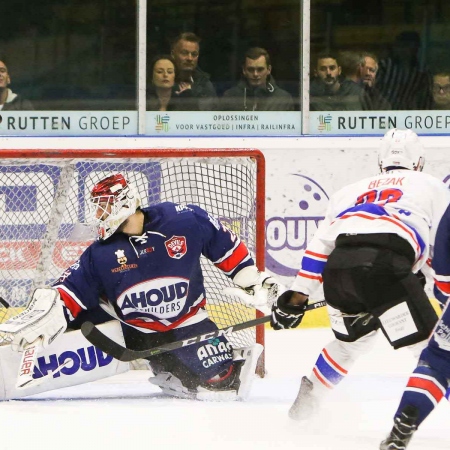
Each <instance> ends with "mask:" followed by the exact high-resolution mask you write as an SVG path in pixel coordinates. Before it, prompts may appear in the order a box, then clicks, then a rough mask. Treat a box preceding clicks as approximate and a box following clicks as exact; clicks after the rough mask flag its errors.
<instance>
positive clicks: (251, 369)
mask: <svg viewBox="0 0 450 450" xmlns="http://www.w3.org/2000/svg"><path fill="white" fill-rule="evenodd" d="M263 350H264V347H263V346H262V345H261V344H254V345H252V346H250V347H243V348H238V349H236V350H234V352H233V359H234V361H235V364H236V363H239V361H242V363H241V364H242V365H241V371H240V374H239V380H240V385H239V388H238V392H237V393H238V398H239V399H241V400H246V399H247V398H248V396H249V394H250V389H251V385H252V382H253V379H254V378H255V377H256V374H255V372H256V365H257V364H258V359H259V357H260V356H261V353H262V352H263Z"/></svg>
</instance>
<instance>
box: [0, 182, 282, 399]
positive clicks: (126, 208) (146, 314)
mask: <svg viewBox="0 0 450 450" xmlns="http://www.w3.org/2000/svg"><path fill="white" fill-rule="evenodd" d="M90 202H91V205H92V206H93V218H94V221H95V224H96V225H97V231H98V237H99V239H98V240H97V241H96V242H94V243H93V244H91V245H90V246H89V247H88V248H87V249H86V250H85V251H84V252H83V254H82V255H81V257H80V259H79V260H78V261H77V262H76V263H75V264H73V265H72V266H70V267H69V268H68V269H67V270H66V271H65V272H64V273H63V275H62V276H61V278H60V279H59V280H57V281H56V282H55V283H54V289H37V290H36V291H35V293H34V296H33V298H32V300H31V302H30V304H29V307H28V308H27V309H26V310H25V311H24V312H22V313H21V314H20V315H19V316H16V317H13V318H12V319H10V320H9V321H7V322H6V323H5V324H2V325H0V331H4V332H9V333H11V334H12V336H13V339H12V347H13V349H16V350H18V351H24V350H25V349H27V347H28V346H29V344H31V343H33V342H35V341H36V340H39V339H40V342H41V345H42V346H43V347H46V346H48V345H51V343H52V342H53V341H54V340H55V339H56V338H57V337H58V336H59V335H60V334H62V332H64V330H65V329H66V326H67V324H68V323H69V324H72V323H74V320H75V319H77V320H80V318H82V317H83V316H84V319H85V320H91V319H90V316H89V315H90V314H92V312H95V311H97V310H98V308H99V305H100V304H101V302H100V299H102V300H103V302H107V304H108V305H109V311H110V312H111V315H112V316H114V317H116V318H117V319H119V320H120V321H121V322H122V324H123V327H122V328H123V332H124V336H125V341H126V343H127V345H128V346H131V348H133V349H135V350H143V349H148V348H151V347H155V346H158V345H161V344H164V343H168V342H171V341H177V340H181V339H186V338H189V337H193V336H196V335H198V334H204V333H208V332H211V331H215V330H217V326H216V324H215V323H214V322H212V321H211V320H210V319H209V317H208V313H207V310H206V308H205V306H206V303H207V293H206V292H205V286H204V281H203V273H202V268H201V263H200V259H201V257H202V255H203V256H205V257H206V258H208V259H209V260H210V261H212V262H213V263H214V265H215V266H216V267H217V270H221V271H223V272H224V273H225V274H226V275H227V276H228V277H229V278H231V279H232V280H233V281H234V283H235V285H237V286H238V287H239V288H242V289H243V290H244V291H246V292H247V293H248V294H249V295H247V297H248V298H250V299H256V297H258V296H261V295H262V297H263V298H265V293H267V291H268V289H270V287H271V286H273V285H274V284H275V281H274V280H273V279H272V278H271V277H270V276H269V275H267V274H265V273H264V272H259V271H258V270H257V268H256V266H255V264H254V261H253V258H252V257H251V255H250V252H249V250H248V248H247V247H246V245H245V244H244V243H243V242H242V241H241V240H240V239H239V237H238V236H236V235H235V234H234V233H233V232H232V231H231V230H230V229H228V228H227V227H225V226H223V225H222V223H221V222H220V221H219V220H218V219H216V218H214V217H212V216H211V215H210V214H209V213H208V212H206V211H205V210H203V209H202V208H200V207H198V206H196V205H178V204H175V203H172V202H163V203H160V204H157V205H153V206H150V207H145V208H141V201H140V198H139V196H138V194H137V193H136V191H135V189H134V188H133V186H132V185H130V183H129V182H128V180H127V179H126V178H125V177H124V176H123V175H122V174H113V175H111V176H109V177H106V178H105V179H103V180H101V181H100V182H99V183H97V184H96V185H95V186H94V188H93V189H92V193H91V199H90ZM250 302H251V301H250ZM261 351H262V346H261V345H260V344H255V345H254V346H251V347H248V348H241V349H236V348H233V347H232V346H231V344H230V343H229V341H228V340H227V338H226V337H224V336H220V337H218V338H217V339H214V341H213V342H206V343H205V342H200V343H198V344H193V345H190V346H186V347H183V348H179V349H176V350H173V351H171V352H167V353H164V354H161V355H157V356H154V357H151V358H149V361H150V366H151V368H152V371H153V372H154V375H155V376H154V377H152V378H151V379H150V381H151V382H152V383H153V384H156V385H157V386H159V387H160V388H161V389H162V390H163V392H165V393H166V394H168V395H173V396H176V397H182V398H190V399H199V400H234V399H237V398H241V399H244V398H245V397H246V396H247V395H248V391H249V389H250V384H251V381H252V378H253V375H254V372H255V367H256V363H257V360H258V357H259V355H260V354H261Z"/></svg>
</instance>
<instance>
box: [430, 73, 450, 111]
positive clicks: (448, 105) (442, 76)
mask: <svg viewBox="0 0 450 450" xmlns="http://www.w3.org/2000/svg"><path fill="white" fill-rule="evenodd" d="M431 109H440V110H449V109H450V72H438V73H436V74H435V75H433V106H432V107H431Z"/></svg>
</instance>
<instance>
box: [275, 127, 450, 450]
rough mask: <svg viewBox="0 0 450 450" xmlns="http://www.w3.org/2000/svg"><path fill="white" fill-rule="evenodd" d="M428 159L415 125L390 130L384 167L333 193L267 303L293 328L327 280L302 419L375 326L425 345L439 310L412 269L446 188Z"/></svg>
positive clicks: (303, 389)
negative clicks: (319, 344)
mask: <svg viewBox="0 0 450 450" xmlns="http://www.w3.org/2000/svg"><path fill="white" fill-rule="evenodd" d="M424 162H425V153H424V148H423V147H422V145H421V143H420V141H419V139H418V137H417V135H416V134H415V133H414V132H413V131H411V130H398V129H393V130H390V131H388V132H387V133H386V134H385V136H384V138H383V140H382V143H381V146H380V149H379V165H380V168H381V171H382V172H381V174H380V175H377V176H374V177H371V178H366V179H363V180H361V181H359V182H357V183H354V184H351V185H349V186H347V187H344V188H343V189H341V190H340V191H338V192H337V193H335V194H334V195H333V196H332V197H331V199H330V202H329V205H328V208H327V211H326V214H325V219H324V220H323V222H322V223H321V224H320V226H319V228H318V230H317V232H316V233H315V235H314V237H313V239H312V240H311V242H310V243H309V244H308V246H307V248H306V250H305V253H304V255H303V258H302V260H301V264H300V270H299V272H298V275H297V277H296V279H295V281H294V283H293V285H292V286H291V288H290V290H288V291H287V292H285V293H284V294H282V295H281V296H280V297H279V298H278V299H277V301H276V303H275V304H274V305H273V307H272V321H271V325H272V327H273V328H274V329H276V330H277V329H283V328H293V327H297V326H298V325H299V324H300V322H301V320H302V318H303V315H304V307H305V305H306V304H307V303H308V298H309V296H310V295H312V294H314V292H315V291H316V289H317V288H318V287H319V285H320V284H321V283H322V282H323V289H324V295H325V300H326V301H327V304H328V313H329V316H330V322H331V327H332V329H333V333H334V335H335V339H334V340H333V341H331V342H330V343H329V344H327V345H326V346H325V348H324V349H323V350H322V351H321V353H320V355H319V357H318V359H317V361H316V363H315V365H314V367H313V370H312V372H311V374H310V375H309V376H308V377H306V376H304V377H303V378H302V382H301V386H300V390H299V393H298V396H297V398H296V399H295V402H294V404H293V405H292V407H291V408H290V411H289V415H290V417H291V418H292V419H295V420H302V419H307V418H308V417H310V416H311V414H312V413H313V412H314V411H315V410H317V408H318V407H319V405H320V402H321V400H323V398H324V396H326V395H327V393H328V392H330V390H331V389H333V388H334V387H335V386H337V385H338V384H339V383H340V382H341V381H342V380H343V379H344V377H345V376H346V375H347V374H348V371H349V370H350V368H351V367H352V365H353V363H354V362H355V360H356V359H357V358H358V357H359V356H360V355H362V354H364V353H367V352H368V351H369V350H370V349H371V347H372V345H373V343H374V337H375V335H376V334H377V332H378V330H379V329H381V330H382V332H383V334H384V335H385V337H386V338H387V339H388V341H389V343H390V344H391V346H393V347H394V348H395V349H398V348H401V347H406V346H411V347H412V349H413V350H415V354H416V355H417V356H419V353H420V351H421V350H422V349H423V347H424V346H425V345H426V339H427V338H428V337H429V335H430V333H431V331H432V329H433V327H434V325H435V323H436V321H437V315H436V312H435V311H434V309H433V307H432V305H431V303H430V302H429V299H428V298H427V296H426V294H425V292H424V286H423V285H424V283H423V282H421V280H420V278H419V277H418V276H416V274H417V272H418V271H420V269H421V268H422V267H423V266H424V264H425V263H426V261H427V259H428V258H430V254H429V251H430V250H429V249H430V245H432V244H433V243H434V240H435V234H436V231H437V227H438V225H439V222H440V219H441V217H442V215H443V214H444V212H445V210H446V209H447V206H448V205H449V203H450V192H449V190H448V189H447V188H446V186H445V185H444V183H442V182H441V181H439V180H438V179H436V178H434V177H433V176H431V175H428V174H424V173H421V171H422V168H423V165H424ZM389 448H390V447H389ZM393 448H394V447H393ZM395 448H396V447H395Z"/></svg>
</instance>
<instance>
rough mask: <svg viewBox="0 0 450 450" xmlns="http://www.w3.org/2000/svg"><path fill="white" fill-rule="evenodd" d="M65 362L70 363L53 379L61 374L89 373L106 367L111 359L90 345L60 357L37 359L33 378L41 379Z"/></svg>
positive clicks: (68, 351) (66, 352) (53, 355)
mask: <svg viewBox="0 0 450 450" xmlns="http://www.w3.org/2000/svg"><path fill="white" fill-rule="evenodd" d="M66 360H71V363H70V364H68V365H67V366H66V367H63V368H62V369H61V370H60V371H59V372H56V373H55V374H54V375H53V378H58V377H60V376H61V374H63V375H74V374H76V373H77V372H78V371H80V370H82V371H84V372H89V371H91V370H94V369H96V368H97V367H98V368H100V367H104V366H107V365H108V364H110V363H111V362H112V360H113V357H112V356H109V355H107V354H106V353H103V352H102V351H101V350H99V349H98V348H96V347H93V346H92V345H91V346H89V347H86V348H85V347H82V348H79V349H77V350H76V351H72V350H67V351H65V352H62V353H61V354H60V355H56V354H52V355H48V356H41V357H39V358H38V359H37V363H36V366H35V367H34V372H33V378H42V377H43V376H45V375H47V374H48V372H49V371H51V372H54V371H55V370H56V369H57V368H58V367H59V366H60V365H61V364H63V363H64V362H65V361H66Z"/></svg>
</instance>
